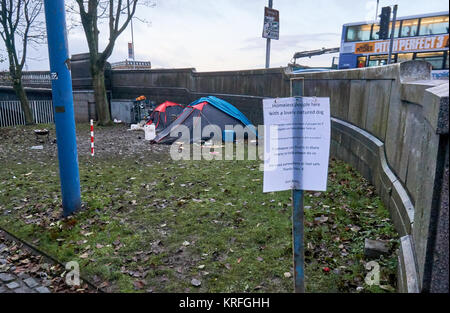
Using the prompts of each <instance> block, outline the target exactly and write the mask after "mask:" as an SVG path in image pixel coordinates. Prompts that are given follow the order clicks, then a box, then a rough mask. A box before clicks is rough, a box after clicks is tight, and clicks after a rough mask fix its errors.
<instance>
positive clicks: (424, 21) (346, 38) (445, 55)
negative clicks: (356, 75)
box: [339, 11, 449, 77]
mask: <svg viewBox="0 0 450 313" xmlns="http://www.w3.org/2000/svg"><path fill="white" fill-rule="evenodd" d="M448 18H449V12H448V11H444V12H437V13H430V14H421V15H412V16H404V17H399V18H397V21H396V23H395V32H394V43H393V49H392V58H391V63H395V62H403V61H407V60H425V61H428V62H430V63H431V65H432V66H433V75H434V76H446V77H448V68H449V66H448V65H449V21H448ZM379 29H380V25H379V24H378V22H376V21H373V22H370V23H367V22H361V23H349V24H344V26H343V28H342V40H341V48H340V55H339V69H348V68H358V67H368V66H380V65H385V64H387V60H388V56H389V44H390V40H389V39H387V40H380V39H379V37H378V34H377V32H378V31H379ZM391 29H392V21H391V23H390V28H389V34H391Z"/></svg>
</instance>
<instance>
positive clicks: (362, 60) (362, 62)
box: [356, 57, 367, 68]
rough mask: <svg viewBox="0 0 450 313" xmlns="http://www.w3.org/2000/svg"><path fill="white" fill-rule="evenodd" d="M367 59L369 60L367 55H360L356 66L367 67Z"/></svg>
mask: <svg viewBox="0 0 450 313" xmlns="http://www.w3.org/2000/svg"><path fill="white" fill-rule="evenodd" d="M366 60H367V57H358V62H357V64H356V67H358V68H361V67H366Z"/></svg>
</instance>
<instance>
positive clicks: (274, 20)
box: [262, 0, 280, 68]
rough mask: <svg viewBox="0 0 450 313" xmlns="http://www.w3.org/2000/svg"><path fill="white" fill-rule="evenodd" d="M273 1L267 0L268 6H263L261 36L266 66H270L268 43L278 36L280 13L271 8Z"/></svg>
mask: <svg viewBox="0 0 450 313" xmlns="http://www.w3.org/2000/svg"><path fill="white" fill-rule="evenodd" d="M272 5H273V1H272V0H269V7H265V8H264V27H263V34H262V36H263V38H267V42H266V68H269V67H270V43H271V39H275V40H278V39H279V38H280V13H279V12H278V11H277V10H274V9H272Z"/></svg>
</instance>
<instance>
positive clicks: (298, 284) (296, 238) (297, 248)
mask: <svg viewBox="0 0 450 313" xmlns="http://www.w3.org/2000/svg"><path fill="white" fill-rule="evenodd" d="M291 96H294V97H302V96H303V88H297V89H294V88H291ZM292 248H293V252H294V253H293V255H294V292H296V293H304V292H305V245H304V208H303V190H299V189H293V190H292Z"/></svg>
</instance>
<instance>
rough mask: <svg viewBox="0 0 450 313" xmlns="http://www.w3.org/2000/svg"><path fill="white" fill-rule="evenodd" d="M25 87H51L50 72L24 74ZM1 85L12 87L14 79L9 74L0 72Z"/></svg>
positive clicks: (23, 82)
mask: <svg viewBox="0 0 450 313" xmlns="http://www.w3.org/2000/svg"><path fill="white" fill-rule="evenodd" d="M22 84H23V85H48V86H50V85H51V80H50V72H46V71H33V72H23V75H22ZM0 85H3V86H11V85H12V79H11V76H10V75H9V72H0Z"/></svg>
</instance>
